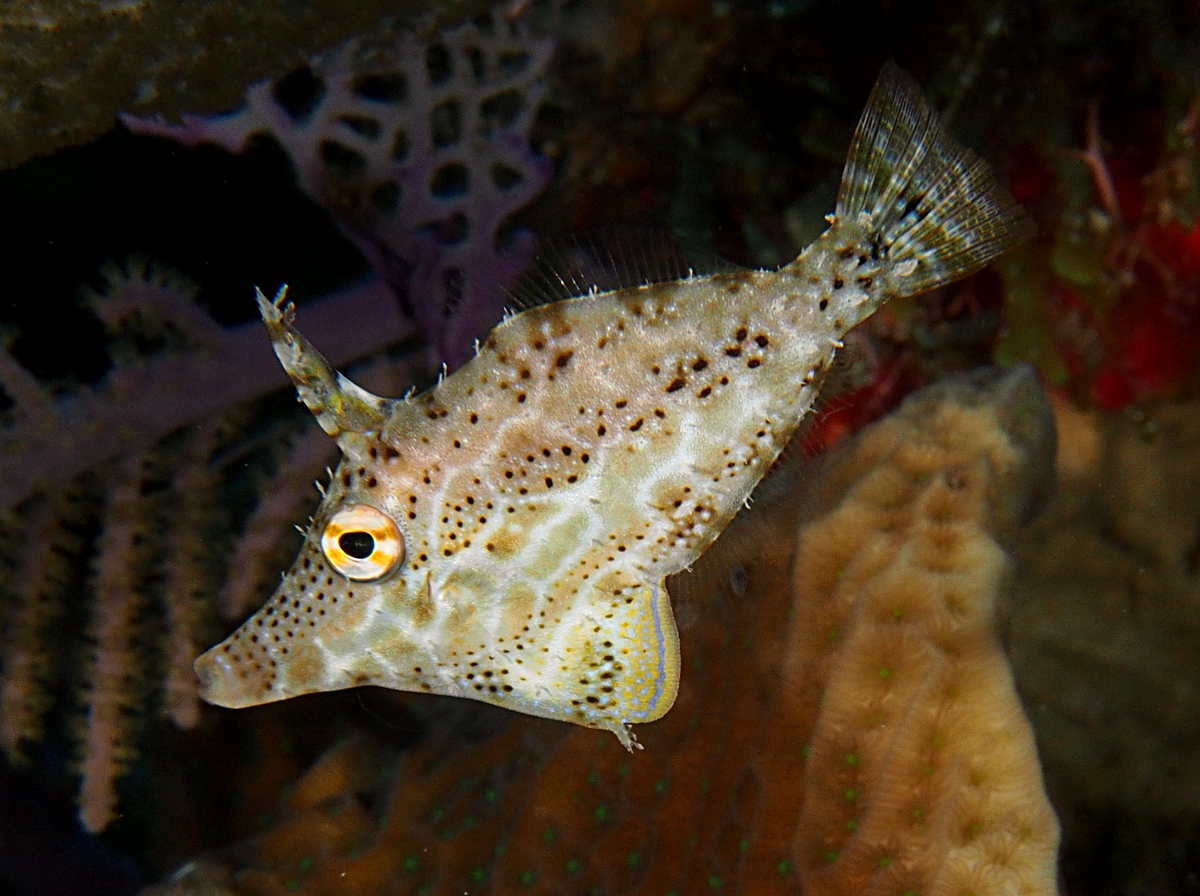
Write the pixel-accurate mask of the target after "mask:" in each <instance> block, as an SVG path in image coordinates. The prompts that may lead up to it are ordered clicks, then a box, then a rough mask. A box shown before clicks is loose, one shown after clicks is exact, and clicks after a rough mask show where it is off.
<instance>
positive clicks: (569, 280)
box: [508, 226, 737, 311]
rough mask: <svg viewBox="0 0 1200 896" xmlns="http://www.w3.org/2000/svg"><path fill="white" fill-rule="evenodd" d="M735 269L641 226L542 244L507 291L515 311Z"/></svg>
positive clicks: (613, 229)
mask: <svg viewBox="0 0 1200 896" xmlns="http://www.w3.org/2000/svg"><path fill="white" fill-rule="evenodd" d="M733 270H737V267H736V265H732V264H730V263H728V262H725V261H723V260H721V259H719V258H716V257H715V256H711V255H706V254H705V253H702V252H690V251H686V250H683V249H681V248H680V247H679V245H678V244H677V243H676V242H675V241H674V240H673V239H672V238H671V236H670V234H668V233H666V232H664V231H662V230H655V229H653V228H646V227H634V226H629V227H607V228H602V229H600V230H597V231H594V232H591V233H587V234H583V235H580V236H575V237H566V238H563V239H556V240H549V241H544V242H543V243H542V245H541V246H540V248H539V251H538V256H537V258H536V260H535V261H534V263H533V265H532V266H531V267H530V269H529V270H528V271H527V272H526V273H525V275H524V276H523V277H522V278H521V280H520V281H518V283H517V285H516V286H514V287H513V289H512V290H510V291H509V301H508V304H509V306H510V307H511V308H513V309H515V310H517V311H525V310H528V309H529V308H534V307H537V306H538V305H549V304H553V303H554V302H561V301H564V300H565V299H573V298H576V297H578V296H583V295H587V294H588V293H590V292H613V291H616V290H621V289H631V288H635V287H638V286H645V285H646V284H648V283H664V282H667V281H671V280H683V279H685V278H687V277H690V276H703V275H708V274H717V273H726V272H729V271H733Z"/></svg>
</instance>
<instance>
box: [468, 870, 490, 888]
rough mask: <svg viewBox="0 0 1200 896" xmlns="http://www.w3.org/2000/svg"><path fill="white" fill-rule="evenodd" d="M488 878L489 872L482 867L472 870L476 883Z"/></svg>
mask: <svg viewBox="0 0 1200 896" xmlns="http://www.w3.org/2000/svg"><path fill="white" fill-rule="evenodd" d="M486 879H487V872H486V871H484V870H483V869H482V868H476V869H475V870H474V871H472V872H471V880H473V881H475V883H477V884H481V883H483V882H484V881H485V880H486Z"/></svg>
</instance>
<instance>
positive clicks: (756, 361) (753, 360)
mask: <svg viewBox="0 0 1200 896" xmlns="http://www.w3.org/2000/svg"><path fill="white" fill-rule="evenodd" d="M761 364H762V361H760V360H759V359H758V358H751V359H750V360H749V361H747V362H746V366H747V367H749V368H750V369H751V370H753V369H754V368H755V367H758V366H760V365H761Z"/></svg>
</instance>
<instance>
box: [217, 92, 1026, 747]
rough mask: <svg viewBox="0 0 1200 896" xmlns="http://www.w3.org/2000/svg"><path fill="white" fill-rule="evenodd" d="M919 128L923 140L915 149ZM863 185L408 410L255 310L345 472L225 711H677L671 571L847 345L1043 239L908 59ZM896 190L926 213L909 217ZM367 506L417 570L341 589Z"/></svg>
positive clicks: (451, 383)
mask: <svg viewBox="0 0 1200 896" xmlns="http://www.w3.org/2000/svg"><path fill="white" fill-rule="evenodd" d="M880 122H891V125H889V126H888V127H880ZM892 125H894V127H893V126H892ZM898 133H906V134H910V135H911V136H912V141H910V142H911V145H906V146H905V147H902V148H901V151H899V152H898V153H896V152H893V151H892V148H891V143H889V142H888V141H890V140H891V139H892V138H893V137H894V136H895V134H898ZM878 140H883V141H884V143H885V144H886V145H884V146H883V147H882V149H881V147H880V146H879V145H878ZM846 172H847V173H846V178H847V186H844V188H843V194H844V195H843V201H839V214H838V215H837V216H835V217H834V218H833V219H832V221H831V225H830V228H829V230H828V231H827V232H826V233H825V234H824V235H823V236H822V237H821V238H820V239H818V240H817V241H816V242H815V243H813V244H812V245H811V246H809V247H808V248H807V249H806V250H805V251H804V252H803V253H802V254H801V255H800V257H799V258H798V259H797V260H796V261H795V262H793V263H792V264H790V265H788V266H786V267H785V268H783V269H782V270H780V271H778V272H775V273H771V272H743V273H739V274H725V275H718V276H712V277H694V278H690V279H685V280H680V281H676V282H673V283H664V284H657V285H651V286H645V287H641V288H637V289H631V290H624V291H620V292H612V293H604V294H600V295H591V296H587V297H582V298H577V299H573V300H570V301H566V302H560V303H556V304H553V305H548V306H543V307H540V308H534V309H531V310H529V311H526V312H524V313H523V314H520V315H518V316H515V317H512V318H510V319H508V320H507V321H505V322H504V323H502V324H501V325H500V326H498V327H497V328H496V329H495V330H494V331H493V332H492V334H491V335H490V336H489V337H488V339H487V340H486V342H485V343H484V344H483V346H481V348H480V350H479V352H478V353H477V355H476V356H475V357H474V358H473V359H471V360H470V361H469V362H467V363H466V364H465V365H464V366H463V367H462V368H460V369H459V370H458V371H456V372H455V373H454V374H453V375H451V376H449V377H447V378H446V379H444V380H443V381H442V382H441V383H439V384H438V386H436V387H435V388H433V389H431V390H429V391H428V392H426V393H425V394H423V395H420V396H417V397H415V398H413V399H411V400H387V399H380V398H376V397H375V396H372V395H370V394H368V393H366V392H364V391H363V390H361V389H359V388H358V387H357V386H354V384H352V383H350V382H349V381H347V380H345V379H344V378H342V377H340V376H336V375H335V374H334V373H333V371H332V370H331V369H330V368H329V366H328V364H326V363H325V361H324V359H322V358H321V357H320V355H319V354H317V352H316V351H315V349H313V348H312V347H311V346H310V345H308V343H307V342H305V341H304V339H303V338H302V337H301V336H300V335H299V334H298V333H297V332H296V331H295V330H294V329H293V328H292V326H291V311H290V306H286V305H284V304H283V299H282V296H280V297H279V298H277V299H276V301H275V302H274V303H272V302H269V301H267V300H266V299H264V298H262V297H261V296H260V307H261V310H262V313H263V316H264V320H265V321H266V323H267V326H268V329H269V330H270V332H271V336H272V339H273V341H274V344H275V348H276V352H277V354H278V355H279V357H280V360H281V361H282V363H283V365H284V367H285V368H286V369H287V370H288V372H289V374H290V375H291V377H292V379H293V380H294V381H295V382H296V384H297V388H298V391H299V393H300V396H301V399H302V400H303V401H304V402H305V403H306V404H307V405H308V406H309V408H310V409H312V411H313V412H314V413H315V414H316V415H317V418H318V420H319V421H320V422H321V424H322V426H323V427H324V428H325V429H326V431H327V432H329V433H330V434H331V435H333V436H335V437H336V438H337V440H338V444H339V446H340V447H341V449H342V452H343V455H344V457H343V460H342V463H341V464H340V466H339V467H338V469H337V471H336V472H335V474H334V476H333V480H332V482H331V483H330V487H329V490H328V494H327V496H326V498H325V501H324V503H323V504H322V506H321V508H320V510H319V511H318V513H317V515H316V517H315V519H314V521H313V525H312V528H311V530H310V532H309V534H308V538H307V541H306V544H305V546H304V548H303V549H302V551H301V555H300V558H299V559H298V561H297V563H296V565H295V566H293V568H292V569H291V570H290V571H289V572H288V573H287V574H286V575H285V577H284V581H283V583H282V584H281V586H280V588H279V590H278V592H277V593H276V596H275V597H274V598H273V599H272V600H271V602H270V603H268V605H267V606H266V607H265V608H264V609H263V610H261V611H260V612H259V613H258V614H256V615H255V616H254V617H253V618H251V619H250V620H249V621H248V622H247V623H246V624H245V625H244V626H243V627H242V628H241V629H239V630H238V631H237V632H235V633H234V635H232V636H231V637H230V639H228V640H227V641H226V642H225V643H224V644H223V645H220V646H218V647H217V648H214V649H213V650H212V651H210V652H209V653H207V654H205V655H204V656H203V657H201V658H200V660H199V661H198V662H197V667H196V668H197V672H198V673H199V675H200V678H201V681H202V683H203V687H204V692H205V695H206V697H207V699H209V700H211V701H213V702H216V703H219V704H222V705H226V706H246V705H252V704H256V703H262V702H265V701H269V700H277V699H281V698H285V697H290V696H294V695H297V694H303V693H309V692H313V691H324V690H334V689H338V688H345V687H351V686H354V685H358V684H378V685H384V686H387V687H392V688H398V689H402V690H414V691H429V692H434V693H439V694H450V695H457V696H466V697H473V698H475V699H480V700H486V701H488V702H491V703H496V704H499V705H501V706H506V707H510V708H513V709H518V710H520V711H523V712H526V713H530V714H532V715H538V716H544V717H548V718H554V719H563V720H568V721H573V722H577V723H580V724H584V725H588V726H591V727H597V728H604V729H607V730H610V731H612V732H613V733H615V734H616V735H617V737H618V738H619V739H620V740H621V741H622V743H624V744H626V745H627V746H629V745H630V744H631V739H630V735H629V733H628V731H627V728H626V726H627V725H628V724H629V723H634V722H648V721H651V720H653V719H656V718H659V717H660V716H661V715H662V714H663V713H665V712H666V711H667V710H668V709H669V708H670V706H671V704H672V702H673V701H674V699H675V693H676V689H677V687H678V680H679V675H680V657H679V651H678V643H677V636H676V631H675V622H674V618H673V615H672V611H671V606H670V601H669V598H668V595H667V590H666V586H665V582H664V580H665V577H666V576H668V575H671V574H673V573H676V572H678V571H680V570H681V569H684V568H685V567H687V566H688V565H690V564H691V563H693V562H694V561H695V560H696V559H697V558H698V557H699V556H700V554H701V553H702V552H703V551H704V550H705V549H706V548H707V547H708V546H709V545H710V544H711V543H712V542H713V540H714V539H715V538H716V537H717V536H718V535H719V534H720V533H721V531H722V530H723V529H724V528H725V527H726V526H727V525H728V523H729V521H730V520H731V519H732V518H733V516H734V514H735V513H736V512H737V511H738V509H739V508H740V507H741V506H742V505H743V504H744V503H745V502H746V500H747V498H748V497H749V495H750V493H751V491H752V490H753V488H754V487H755V485H756V484H757V483H758V481H759V479H760V478H761V477H762V476H763V474H764V473H765V472H766V470H767V469H768V468H769V466H770V464H771V462H772V461H773V460H774V459H775V457H776V456H777V455H778V453H779V451H780V450H781V448H782V446H783V445H784V444H785V443H786V442H787V440H788V439H789V438H790V436H791V435H792V433H793V432H794V431H795V428H796V427H797V425H798V424H799V422H800V420H801V419H802V418H803V416H804V414H805V413H806V412H807V411H808V409H809V407H810V406H811V404H812V401H813V399H814V397H815V395H816V392H817V389H818V388H819V386H820V383H821V381H822V379H823V376H824V372H825V371H826V370H827V369H828V367H829V365H830V362H831V360H832V357H833V354H834V352H835V351H836V349H837V348H838V347H839V346H840V341H839V340H840V338H841V336H842V335H843V334H844V333H845V332H846V330H848V329H849V328H850V327H853V326H854V325H855V324H857V323H858V322H859V321H861V320H862V319H863V318H864V317H866V316H867V315H869V314H871V313H872V312H873V311H874V310H875V309H876V308H878V307H879V306H880V305H881V304H882V303H883V302H884V301H886V300H887V299H889V298H891V297H893V296H897V295H906V294H909V293H911V292H913V291H916V289H917V288H920V289H925V288H929V287H930V286H932V285H934V284H935V283H941V282H945V281H947V280H950V279H954V278H955V277H958V276H962V275H963V274H965V273H967V272H969V271H970V270H973V269H974V268H976V267H978V266H979V265H980V264H982V263H983V262H984V261H986V259H987V258H990V257H992V256H993V255H994V254H996V253H997V252H999V251H1001V250H1003V249H1004V248H1006V247H1007V246H1008V245H1011V244H1012V243H1013V242H1015V241H1017V240H1019V239H1021V238H1022V237H1023V236H1024V235H1026V233H1027V230H1028V228H1027V225H1026V222H1025V219H1024V217H1023V213H1022V212H1021V211H1020V209H1019V208H1018V207H1016V206H1015V205H1014V204H1013V203H1012V201H1011V200H1010V199H1008V198H1007V197H1006V196H1005V195H1004V194H1003V193H1002V192H1000V191H999V190H998V188H996V187H994V186H993V185H991V183H990V180H989V179H988V178H987V176H986V169H985V168H984V166H983V164H982V163H981V162H979V161H978V160H977V159H974V157H973V156H971V155H970V154H969V153H968V152H967V151H966V150H964V149H962V148H961V147H958V146H957V144H954V143H953V141H952V140H951V139H950V138H949V136H948V135H946V134H945V132H944V131H943V130H942V128H941V126H940V124H938V122H937V120H936V117H935V116H934V115H933V113H932V112H931V111H929V110H928V108H927V107H926V106H925V104H924V100H923V99H922V98H921V97H920V93H919V91H918V90H917V88H916V87H915V86H914V85H913V84H912V83H911V80H910V79H908V78H907V76H905V75H903V74H901V73H900V72H899V71H898V70H896V69H894V68H888V69H885V72H884V74H883V75H882V76H881V78H880V81H879V83H878V85H877V86H876V89H875V91H874V92H873V93H872V96H871V100H870V103H869V106H868V111H867V113H866V114H865V115H864V118H863V124H862V130H860V132H859V135H858V136H857V137H856V142H855V145H854V147H853V148H852V154H851V157H850V159H849V160H848V162H847V167H846ZM897 177H899V178H901V180H902V181H903V182H902V183H899V184H898V182H897V181H896V178H897ZM860 182H863V183H868V182H869V184H881V185H882V184H886V185H887V189H886V190H885V192H884V193H883V194H879V195H877V191H876V188H875V187H874V186H869V187H868V188H867V189H865V190H859V189H858V188H857V185H858V184H859V183H860ZM894 189H899V191H900V192H899V194H898V195H900V196H901V197H909V196H910V194H911V196H912V197H915V198H916V199H920V201H915V200H914V201H915V204H914V201H910V200H909V199H906V200H905V201H904V202H896V203H891V201H890V200H889V199H888V196H890V195H891V193H890V192H888V191H893V192H894ZM847 196H849V197H850V199H849V200H847V199H846V197H847ZM921 197H932V199H936V202H934V203H933V204H932V205H929V206H928V207H927V206H926V205H925V204H922V203H923V202H924V199H923V198H921ZM876 198H878V200H879V201H878V202H877V203H875V204H874V205H872V204H871V202H872V201H874V200H875V199H876ZM860 200H861V201H860ZM889 203H890V204H889ZM981 209H985V210H987V211H986V213H982V214H983V217H982V218H980V214H981V211H980V210H981ZM968 220H969V221H971V222H976V221H978V222H980V226H979V227H975V226H973V225H972V226H965V225H963V226H960V224H961V222H962V221H968ZM933 223H937V224H938V226H937V227H933V226H932V224H933ZM977 244H978V245H977ZM351 505H367V506H369V507H372V508H375V510H377V511H380V512H382V514H384V515H385V516H386V517H387V518H389V519H390V520H392V521H393V522H394V523H395V526H396V528H397V529H398V530H399V532H400V535H401V537H402V538H403V541H404V546H405V559H404V561H403V563H402V564H401V565H400V566H399V568H397V569H394V570H388V571H383V572H381V576H380V577H379V578H378V579H377V580H375V581H349V580H347V579H345V578H343V577H342V576H341V575H340V574H339V573H337V572H336V571H335V570H333V569H331V568H330V565H329V563H327V562H326V558H325V557H324V556H323V554H322V551H321V548H320V538H321V535H322V532H323V531H324V529H325V526H326V524H327V523H329V521H330V520H331V519H332V518H333V517H334V516H336V514H337V513H338V512H339V510H341V509H342V508H344V507H348V506H351Z"/></svg>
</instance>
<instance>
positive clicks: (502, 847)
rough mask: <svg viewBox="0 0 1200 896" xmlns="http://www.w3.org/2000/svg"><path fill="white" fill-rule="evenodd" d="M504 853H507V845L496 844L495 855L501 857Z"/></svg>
mask: <svg viewBox="0 0 1200 896" xmlns="http://www.w3.org/2000/svg"><path fill="white" fill-rule="evenodd" d="M506 852H508V844H507V843H497V844H496V855H498V856H502V855H504V854H505V853H506Z"/></svg>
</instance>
